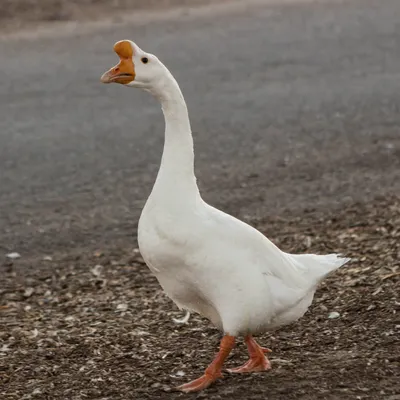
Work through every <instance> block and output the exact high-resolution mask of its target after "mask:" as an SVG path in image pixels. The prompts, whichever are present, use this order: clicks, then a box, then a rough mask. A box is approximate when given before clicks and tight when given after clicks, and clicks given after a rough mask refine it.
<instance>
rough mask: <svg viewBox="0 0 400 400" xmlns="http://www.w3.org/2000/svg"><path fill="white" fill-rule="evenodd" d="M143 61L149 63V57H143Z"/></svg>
mask: <svg viewBox="0 0 400 400" xmlns="http://www.w3.org/2000/svg"><path fill="white" fill-rule="evenodd" d="M141 61H142V63H143V64H147V63H148V62H149V59H148V58H147V57H142V60H141Z"/></svg>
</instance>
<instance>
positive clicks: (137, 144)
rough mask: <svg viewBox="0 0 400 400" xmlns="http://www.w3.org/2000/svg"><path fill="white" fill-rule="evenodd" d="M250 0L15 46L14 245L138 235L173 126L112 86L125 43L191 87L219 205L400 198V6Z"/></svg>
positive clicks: (0, 205) (6, 120)
mask: <svg viewBox="0 0 400 400" xmlns="http://www.w3.org/2000/svg"><path fill="white" fill-rule="evenodd" d="M258 3H259V2H258ZM247 4H248V5H247V8H243V7H242V8H241V9H238V8H237V7H230V6H228V5H225V6H224V9H223V10H221V8H218V12H213V10H208V11H207V12H201V13H199V14H198V15H197V14H196V13H194V14H192V16H191V17H187V16H185V15H182V16H181V17H179V18H173V17H171V16H168V17H167V16H165V18H164V17H162V16H161V17H159V18H157V19H153V20H151V19H150V20H149V21H148V22H145V21H142V23H137V24H135V23H131V24H127V25H120V24H118V22H115V23H114V24H112V25H110V26H104V27H103V28H99V29H96V30H93V31H91V30H90V29H87V30H86V31H85V32H83V33H79V32H77V33H75V34H66V35H56V34H55V35H54V37H45V38H37V39H30V40H25V39H19V40H17V39H9V40H1V41H0V73H1V78H0V251H2V252H3V253H5V252H6V251H19V252H21V253H23V254H25V255H27V254H31V253H41V254H43V253H52V252H56V251H68V250H69V249H72V248H77V247H81V246H89V247H101V246H107V245H111V244H112V243H117V242H118V241H119V240H124V241H125V240H126V239H128V240H130V241H132V246H134V245H135V241H134V240H135V239H134V234H135V230H136V223H137V219H138V216H139V213H140V210H141V207H142V206H143V204H144V202H145V200H146V198H147V196H148V194H149V191H150V189H151V186H152V183H153V181H154V179H155V176H156V173H157V169H158V164H159V161H160V157H161V151H162V143H163V120H162V114H161V111H160V109H159V106H158V105H157V104H156V103H155V102H154V101H153V100H152V99H151V98H150V97H149V95H147V94H145V93H141V92H140V91H138V90H135V89H127V88H123V87H121V86H118V85H109V86H106V85H102V84H101V83H100V82H99V77H100V75H101V74H102V72H104V71H105V70H106V69H108V68H109V67H110V66H112V65H113V64H114V63H115V61H116V57H115V55H114V53H113V51H112V46H113V43H114V42H115V41H116V40H120V39H125V38H129V39H132V40H134V41H136V42H137V43H138V44H139V45H140V46H141V47H142V48H143V49H145V50H147V51H149V52H153V53H155V54H157V55H158V56H159V58H160V59H162V60H163V61H164V62H165V64H166V65H167V66H168V67H169V68H170V70H171V71H172V72H173V74H174V75H175V76H176V78H177V80H178V82H179V83H180V85H181V87H182V90H183V92H184V95H185V97H186V100H187V102H188V106H189V111H190V115H191V120H192V127H193V131H194V134H195V146H196V168H197V175H198V178H199V182H200V186H201V190H202V193H203V195H204V197H205V199H206V200H208V201H209V202H211V203H212V204H214V205H217V206H219V207H222V208H223V209H224V210H227V211H229V212H232V213H234V214H235V215H238V216H240V217H242V218H245V219H248V220H254V219H256V218H258V217H261V216H263V215H285V214H287V213H290V214H291V213H302V212H303V210H304V209H305V208H307V209H316V210H317V211H319V212H324V210H326V209H327V208H332V207H341V206H342V205H344V204H346V203H351V202H354V201H370V200H371V199H373V198H374V197H375V196H377V195H385V194H387V193H393V192H395V193H398V192H399V190H400V132H399V126H400V114H399V104H400V25H399V21H400V2H399V1H398V0H374V1H371V0H358V1H357V0H355V1H347V2H338V1H331V2H329V1H328V2H324V3H320V4H312V3H307V2H298V1H297V2H293V4H290V3H287V4H281V5H276V4H275V5H274V4H267V3H266V4H264V5H260V4H257V3H253V2H251V1H249V2H248V3H247ZM196 15H197V16H196ZM136 18H137V16H136Z"/></svg>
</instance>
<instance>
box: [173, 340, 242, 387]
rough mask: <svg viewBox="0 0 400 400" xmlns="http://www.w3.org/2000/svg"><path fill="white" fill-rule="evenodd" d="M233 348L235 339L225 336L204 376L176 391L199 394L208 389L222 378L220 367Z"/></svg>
mask: <svg viewBox="0 0 400 400" xmlns="http://www.w3.org/2000/svg"><path fill="white" fill-rule="evenodd" d="M234 346H235V338H234V337H233V336H229V335H225V336H224V337H223V338H222V340H221V344H220V348H219V352H218V354H217V355H216V356H215V358H214V361H213V362H212V363H211V364H210V365H209V366H208V368H207V369H206V371H205V373H204V375H203V376H201V377H200V378H198V379H195V380H194V381H191V382H189V383H185V384H184V385H181V386H178V387H177V388H176V389H177V390H180V391H181V392H184V393H191V392H199V391H200V390H203V389H206V388H208V387H209V386H210V385H211V384H212V383H213V382H214V381H216V380H217V379H218V378H222V373H221V371H222V365H223V364H224V362H225V360H226V358H227V357H228V356H229V353H230V352H231V351H232V349H233V347H234Z"/></svg>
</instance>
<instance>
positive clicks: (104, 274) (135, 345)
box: [0, 197, 400, 400]
mask: <svg viewBox="0 0 400 400" xmlns="http://www.w3.org/2000/svg"><path fill="white" fill-rule="evenodd" d="M257 227H258V228H260V229H261V230H262V231H263V232H264V233H265V234H266V235H268V236H269V237H270V238H271V239H272V240H273V241H274V242H275V243H276V244H278V245H279V246H280V247H281V248H282V249H284V250H286V251H291V252H317V253H326V252H331V251H335V252H342V253H343V254H346V255H347V256H350V257H352V258H353V260H352V262H351V263H350V264H349V265H348V266H346V267H344V268H342V269H341V270H339V271H338V272H337V273H335V274H334V275H333V276H332V277H330V278H329V279H327V280H326V281H325V282H324V283H323V284H322V285H321V287H320V289H319V290H318V292H317V294H316V298H315V301H314V303H313V305H312V307H311V309H310V311H309V312H308V313H307V314H306V315H305V317H303V318H302V319H301V320H300V321H298V322H297V323H295V324H293V325H292V326H288V327H285V328H282V329H280V330H279V331H276V332H274V333H273V334H272V335H270V334H267V335H265V336H263V337H261V338H260V342H261V343H262V344H263V345H266V346H268V347H270V348H272V350H273V353H272V356H271V361H272V366H273V369H272V371H270V372H268V373H263V374H250V375H242V376H237V375H235V376H229V374H228V373H226V374H225V376H224V379H222V380H220V381H219V382H218V383H217V384H215V385H214V386H213V387H211V388H209V389H208V390H207V391H205V392H203V393H200V394H195V395H184V394H180V393H177V392H175V391H174V390H173V388H174V387H175V386H176V385H178V384H181V383H184V382H186V381H188V380H189V379H192V378H194V377H197V376H198V375H200V374H201V373H202V371H203V369H204V367H205V366H206V365H207V363H208V362H209V361H210V359H211V358H212V356H213V353H214V352H215V350H216V348H217V345H218V341H219V337H220V334H219V332H218V331H217V330H216V329H215V328H213V327H212V326H210V324H209V323H208V322H207V321H206V320H203V319H201V318H200V317H198V316H197V315H192V316H191V318H190V320H189V322H188V323H187V324H176V323H175V322H174V321H173V318H179V317H180V316H181V315H182V314H181V313H180V312H179V311H178V310H177V308H176V307H175V306H174V305H173V304H172V302H171V301H170V300H169V299H168V298H167V297H166V296H165V295H164V294H163V292H162V291H161V290H160V287H159V285H158V283H157V282H156V280H155V279H154V277H153V276H152V275H151V274H150V273H149V271H148V269H147V267H146V266H145V265H144V263H143V260H142V259H141V257H140V255H139V253H138V251H137V249H133V248H132V243H126V244H125V245H120V246H119V247H116V248H114V249H110V248H108V249H98V251H96V252H95V253H88V252H87V251H86V252H85V251H84V250H81V251H77V252H76V253H75V254H69V255H64V254H54V255H52V257H47V258H44V259H35V260H32V259H30V260H24V259H23V258H21V259H19V260H7V261H4V262H3V263H2V265H1V268H0V273H1V276H2V277H3V278H2V282H3V283H2V285H1V288H0V289H1V291H0V294H1V297H0V317H1V321H2V324H1V325H0V395H1V396H0V397H1V398H2V399H5V400H11V399H13V400H14V399H15V400H17V399H18V400H22V399H71V400H75V399H76V400H78V399H113V400H117V399H178V398H199V399H200V398H204V399H220V398H229V399H267V398H268V399H270V400H272V399H307V400H310V399H380V400H381V399H385V400H396V399H397V400H398V399H400V387H399V381H400V351H399V346H398V337H399V332H400V318H399V315H400V314H399V311H400V299H399V297H398V295H399V290H400V261H399V260H400V258H399V255H400V240H399V239H400V229H399V227H400V199H399V198H396V197H393V198H390V199H378V200H376V202H375V203H373V204H368V205H361V204H355V205H354V206H352V207H350V208H347V209H344V210H342V211H340V212H337V213H332V214H331V215H326V217H324V218H323V219H321V218H320V217H316V216H315V215H313V213H305V214H304V215H303V216H302V217H296V218H294V217H293V218H290V219H287V220H285V219H281V218H276V219H271V218H269V219H268V220H262V221H261V220H260V221H259V222H258V223H257ZM332 312H336V313H338V314H335V315H332V314H331V313H332ZM330 316H331V317H332V316H335V317H336V318H330ZM245 359H246V351H245V349H244V346H243V345H242V344H240V345H239V346H238V348H237V349H236V351H235V352H234V354H233V356H232V357H231V358H230V359H229V361H228V363H227V365H229V366H233V365H238V364H239V363H241V362H243V361H244V360H245Z"/></svg>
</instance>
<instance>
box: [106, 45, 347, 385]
mask: <svg viewBox="0 0 400 400" xmlns="http://www.w3.org/2000/svg"><path fill="white" fill-rule="evenodd" d="M114 51H115V52H116V53H117V55H118V56H119V58H120V62H119V64H118V65H116V66H115V67H113V68H111V69H110V70H109V71H107V72H106V73H104V74H103V76H102V77H101V81H102V82H103V83H111V82H115V83H120V84H124V85H125V86H130V87H136V88H141V89H144V90H146V91H148V92H150V93H151V94H152V95H153V96H154V97H155V98H156V99H158V100H159V101H160V103H161V106H162V110H163V113H164V117H165V125H166V128H165V143H164V151H163V155H162V160H161V167H160V170H159V172H158V175H157V179H156V182H155V184H154V187H153V190H152V192H151V195H150V197H149V198H148V200H147V203H146V205H145V207H144V209H143V212H142V215H141V217H140V221H139V228H138V241H139V247H140V251H141V253H142V256H143V258H144V260H145V261H146V263H147V265H148V267H149V268H150V270H151V271H152V272H153V273H154V275H155V276H156V277H157V279H158V281H159V282H160V284H161V286H162V287H163V289H164V290H165V292H166V293H167V294H168V296H169V297H170V298H171V299H172V300H173V301H174V302H175V303H176V304H177V305H178V306H179V307H180V308H182V309H186V310H190V311H195V312H198V313H199V314H201V315H203V316H204V317H206V318H208V319H210V320H211V321H212V322H213V323H214V324H215V325H216V326H217V327H218V328H220V329H221V330H222V331H223V332H224V336H223V338H222V340H221V344H220V350H219V352H218V354H217V355H216V357H215V359H214V361H213V362H212V363H211V364H210V365H209V366H208V368H207V369H206V370H205V373H204V375H203V376H201V377H200V378H198V379H196V380H194V381H192V382H190V383H187V384H185V385H182V386H180V387H179V388H178V389H180V390H182V391H184V392H194V391H198V390H201V389H204V388H206V387H208V386H209V385H210V384H211V383H212V382H214V381H215V380H216V379H217V378H219V377H221V376H222V374H221V371H222V366H223V363H224V361H225V359H226V358H227V357H228V355H229V353H230V352H231V350H232V348H233V347H234V343H235V337H236V336H238V335H243V336H244V337H245V342H246V344H247V347H248V352H249V356H250V359H249V361H248V362H247V363H245V364H244V365H243V366H241V367H238V368H235V369H232V370H230V372H251V371H265V370H268V369H270V368H271V366H270V362H269V360H268V359H267V357H266V353H267V352H268V351H269V350H268V349H264V348H262V347H260V346H259V345H258V344H257V343H256V341H255V340H254V339H253V337H252V334H255V333H261V332H266V331H269V330H272V329H274V328H277V327H279V326H282V325H286V324H289V323H291V322H293V321H295V320H297V319H298V318H300V317H302V316H303V315H304V313H305V312H306V311H307V309H308V307H309V306H310V304H311V302H312V299H313V296H314V292H315V290H316V287H317V285H318V284H319V282H321V280H322V279H324V278H325V277H326V276H327V275H328V274H329V273H330V272H332V271H334V270H336V269H337V268H339V267H340V266H342V265H343V264H345V263H346V262H347V261H349V259H348V258H340V257H339V256H338V255H336V254H329V255H314V254H302V255H294V254H288V253H284V252H282V251H281V250H279V249H278V248H277V247H276V246H275V245H274V244H273V243H272V242H271V241H270V240H268V239H267V238H266V237H265V236H264V235H262V234H261V233H260V232H259V231H257V230H256V229H254V228H252V227H251V226H249V225H247V224H246V223H244V222H242V221H240V220H238V219H236V218H234V217H232V216H230V215H228V214H225V213H224V212H222V211H220V210H217V209H215V208H214V207H212V206H210V205H208V204H207V203H205V202H204V201H203V199H202V198H201V196H200V193H199V189H198V187H197V184H196V177H195V174H194V153H193V138H192V133H191V128H190V122H189V117H188V111H187V107H186V104H185V100H184V98H183V96H182V93H181V91H180V89H179V86H178V84H177V82H176V81H175V79H174V77H173V76H172V75H171V73H170V72H169V71H168V69H167V68H166V67H165V66H164V65H163V64H162V63H161V62H160V61H159V59H158V58H157V57H156V56H154V55H152V54H149V53H146V52H144V51H143V50H141V49H140V48H139V46H137V45H136V44H135V43H133V42H132V41H129V40H123V41H120V42H117V43H116V44H115V45H114Z"/></svg>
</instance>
